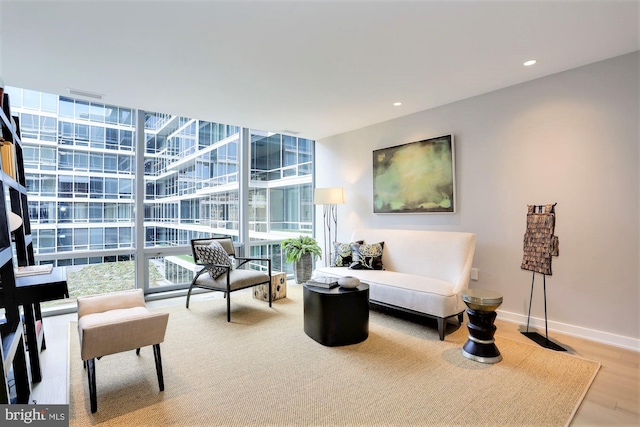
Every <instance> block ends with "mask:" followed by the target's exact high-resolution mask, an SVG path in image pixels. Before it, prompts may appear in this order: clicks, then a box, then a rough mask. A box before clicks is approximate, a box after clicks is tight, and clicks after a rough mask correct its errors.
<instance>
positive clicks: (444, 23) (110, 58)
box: [0, 0, 640, 139]
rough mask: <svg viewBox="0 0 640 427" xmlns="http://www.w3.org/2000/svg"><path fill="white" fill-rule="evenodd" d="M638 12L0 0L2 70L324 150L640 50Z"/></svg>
mask: <svg viewBox="0 0 640 427" xmlns="http://www.w3.org/2000/svg"><path fill="white" fill-rule="evenodd" d="M638 8H639V2H638V1H637V0H635V1H614V0H611V1H596V2H583V1H571V0H565V1H511V2H507V1H493V2H490V1H465V2H463V1H413V2H407V1H355V0H352V1H324V2H311V1H253V2H249V1H197V2H195V1H185V0H174V1H155V2H154V1H133V0H128V1H116V0H109V1H98V0H85V1H82V2H80V1H66V2H63V1H56V0H49V1H26V0H3V1H2V3H1V5H0V14H1V27H0V42H1V46H0V48H1V57H0V74H1V75H2V77H3V79H4V81H5V84H7V85H10V86H17V87H24V88H30V89H35V90H40V91H45V92H50V93H56V94H61V95H65V94H67V88H73V89H80V90H84V91H89V92H94V93H98V94H104V99H103V101H102V102H104V103H107V104H112V105H122V106H128V107H134V108H141V109H145V110H148V111H160V112H167V113H175V114H181V115H185V116H190V117H195V118H200V119H205V120H212V121H217V122H221V123H228V124H233V125H238V126H247V127H252V128H255V129H260V130H268V131H274V132H282V131H287V132H288V131H294V132H299V135H300V136H304V137H308V138H313V139H319V138H322V137H327V136H330V135H334V134H338V133H341V132H345V131H349V130H353V129H358V128H361V127H364V126H367V125H371V124H374V123H378V122H382V121H385V120H389V119H393V118H396V117H399V116H403V115H406V114H411V113H414V112H418V111H422V110H425V109H428V108H432V107H436V106H439V105H444V104H447V103H450V102H453V101H456V100H460V99H464V98H469V97H472V96H475V95H479V94H482V93H486V92H490V91H493V90H496V89H500V88H503V87H507V86H511V85H514V84H518V83H522V82H525V81H528V80H532V79H535V78H539V77H543V76H546V75H549V74H553V73H557V72H560V71H563V70H567V69H571V68H575V67H578V66H581V65H585V64H589V63H592V62H596V61H599V60H602V59H606V58H611V57H614V56H618V55H622V54H625V53H629V52H633V51H636V50H638V49H640V42H639V40H640V37H639V14H638ZM530 58H535V59H537V60H538V63H537V64H536V65H534V66H533V67H524V66H523V65H522V63H523V62H524V61H525V60H527V59H530ZM396 101H401V102H402V103H403V105H402V106H400V107H394V106H393V105H392V104H393V103H394V102H396Z"/></svg>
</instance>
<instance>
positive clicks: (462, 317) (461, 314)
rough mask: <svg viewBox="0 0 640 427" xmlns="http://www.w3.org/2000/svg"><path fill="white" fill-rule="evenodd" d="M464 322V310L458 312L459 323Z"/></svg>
mask: <svg viewBox="0 0 640 427" xmlns="http://www.w3.org/2000/svg"><path fill="white" fill-rule="evenodd" d="M462 322H464V311H463V312H462V313H460V314H458V323H459V324H461V325H462Z"/></svg>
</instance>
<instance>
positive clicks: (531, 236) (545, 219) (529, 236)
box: [521, 204, 558, 276]
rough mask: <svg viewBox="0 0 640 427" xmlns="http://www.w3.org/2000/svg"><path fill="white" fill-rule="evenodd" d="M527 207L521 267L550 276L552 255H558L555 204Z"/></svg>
mask: <svg viewBox="0 0 640 427" xmlns="http://www.w3.org/2000/svg"><path fill="white" fill-rule="evenodd" d="M527 207H528V210H527V230H526V232H525V235H524V255H523V257H522V266H521V268H522V269H523V270H529V271H533V272H535V273H541V274H545V275H548V276H550V275H551V274H552V272H551V257H552V256H558V236H555V235H554V234H553V233H554V229H555V225H556V214H555V209H554V208H555V204H547V205H544V206H536V205H528V206H527Z"/></svg>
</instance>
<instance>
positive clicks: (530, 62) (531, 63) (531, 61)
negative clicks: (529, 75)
mask: <svg viewBox="0 0 640 427" xmlns="http://www.w3.org/2000/svg"><path fill="white" fill-rule="evenodd" d="M535 63H536V60H535V59H530V60H528V61H527V62H525V63H524V64H523V65H524V66H525V67H530V66H531V65H533V64H535Z"/></svg>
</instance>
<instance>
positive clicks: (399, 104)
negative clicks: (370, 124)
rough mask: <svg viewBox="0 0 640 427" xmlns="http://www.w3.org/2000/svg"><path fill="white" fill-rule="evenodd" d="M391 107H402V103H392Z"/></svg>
mask: <svg viewBox="0 0 640 427" xmlns="http://www.w3.org/2000/svg"><path fill="white" fill-rule="evenodd" d="M393 105H394V106H396V107H399V106H401V105H402V102H394V103H393Z"/></svg>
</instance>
